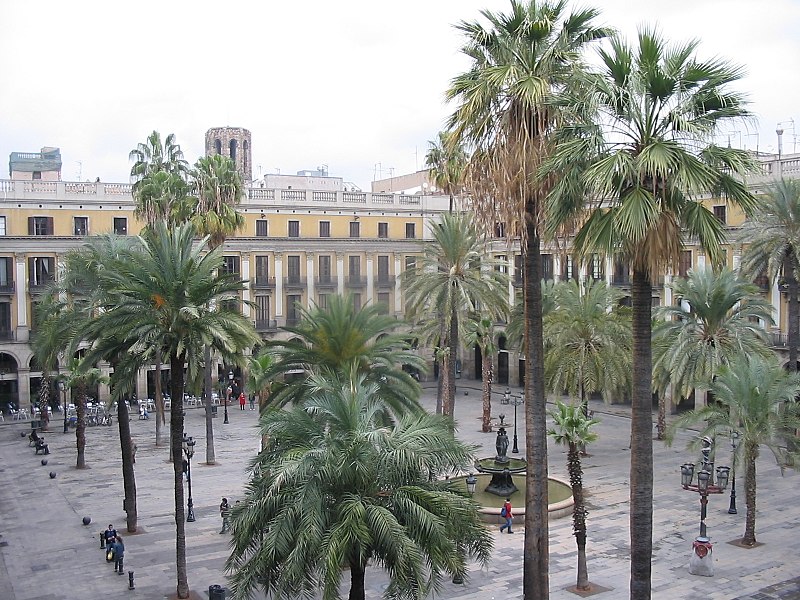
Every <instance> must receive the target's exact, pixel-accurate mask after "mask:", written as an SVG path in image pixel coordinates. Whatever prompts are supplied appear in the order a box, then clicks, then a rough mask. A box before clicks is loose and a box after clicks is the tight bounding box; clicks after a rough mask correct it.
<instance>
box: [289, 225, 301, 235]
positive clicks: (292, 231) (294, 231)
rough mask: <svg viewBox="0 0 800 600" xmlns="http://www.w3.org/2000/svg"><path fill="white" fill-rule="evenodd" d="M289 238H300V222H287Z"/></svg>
mask: <svg viewBox="0 0 800 600" xmlns="http://www.w3.org/2000/svg"><path fill="white" fill-rule="evenodd" d="M289 237H290V238H296V237H300V221H289Z"/></svg>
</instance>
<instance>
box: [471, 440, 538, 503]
mask: <svg viewBox="0 0 800 600" xmlns="http://www.w3.org/2000/svg"><path fill="white" fill-rule="evenodd" d="M495 448H496V449H497V456H495V457H494V458H481V459H478V460H476V461H475V468H476V469H477V470H478V471H479V472H481V473H488V474H490V475H491V476H492V480H491V481H490V482H489V485H487V486H486V489H485V491H487V492H489V493H490V494H494V495H495V496H502V497H503V498H507V497H509V496H511V495H512V494H513V493H514V492H516V491H518V488H517V486H516V485H515V484H514V480H513V478H512V477H511V476H512V475H514V474H516V473H523V472H524V471H525V468H526V467H527V465H528V463H527V461H525V459H522V458H509V457H508V455H507V454H506V453H507V452H508V434H506V428H505V427H500V429H499V430H498V431H497V440H496V441H495Z"/></svg>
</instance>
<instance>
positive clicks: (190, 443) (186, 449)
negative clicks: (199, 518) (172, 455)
mask: <svg viewBox="0 0 800 600" xmlns="http://www.w3.org/2000/svg"><path fill="white" fill-rule="evenodd" d="M194 445H195V441H194V439H193V438H192V436H190V435H186V432H184V433H183V453H184V454H185V455H186V483H187V484H188V485H189V500H188V502H187V503H186V508H187V511H186V522H187V523H194V502H192V457H193V456H194Z"/></svg>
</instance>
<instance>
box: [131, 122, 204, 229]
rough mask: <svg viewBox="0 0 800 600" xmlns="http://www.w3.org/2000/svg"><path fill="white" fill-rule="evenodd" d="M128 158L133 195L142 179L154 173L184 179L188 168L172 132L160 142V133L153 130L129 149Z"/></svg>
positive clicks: (139, 186) (140, 185)
mask: <svg viewBox="0 0 800 600" xmlns="http://www.w3.org/2000/svg"><path fill="white" fill-rule="evenodd" d="M128 160H130V161H132V162H133V166H132V167H131V180H132V181H133V195H134V196H136V194H137V192H138V191H139V189H140V188H141V187H142V185H143V181H144V180H146V179H147V178H148V177H149V176H150V175H153V174H154V173H159V172H165V173H170V174H173V175H178V176H179V177H181V178H183V179H185V176H186V173H187V172H188V170H189V164H188V163H187V162H186V160H184V158H183V152H182V151H181V147H180V145H179V144H177V143H176V142H175V134H174V133H170V134H169V135H167V137H166V138H165V139H164V142H163V143H162V141H161V134H160V133H159V132H157V131H153V133H151V134H150V135H149V136H147V139H146V140H145V141H144V142H143V143H139V144H137V146H136V148H134V149H133V150H131V151H130V153H129V154H128ZM148 222H149V221H148Z"/></svg>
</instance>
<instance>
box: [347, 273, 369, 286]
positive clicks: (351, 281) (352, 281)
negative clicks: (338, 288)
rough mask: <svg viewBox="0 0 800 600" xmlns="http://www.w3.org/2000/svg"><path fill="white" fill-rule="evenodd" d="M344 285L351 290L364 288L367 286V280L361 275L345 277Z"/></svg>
mask: <svg viewBox="0 0 800 600" xmlns="http://www.w3.org/2000/svg"><path fill="white" fill-rule="evenodd" d="M344 284H345V286H346V287H349V288H363V287H366V285H367V278H366V277H363V276H361V275H349V276H348V277H345V279H344Z"/></svg>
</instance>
